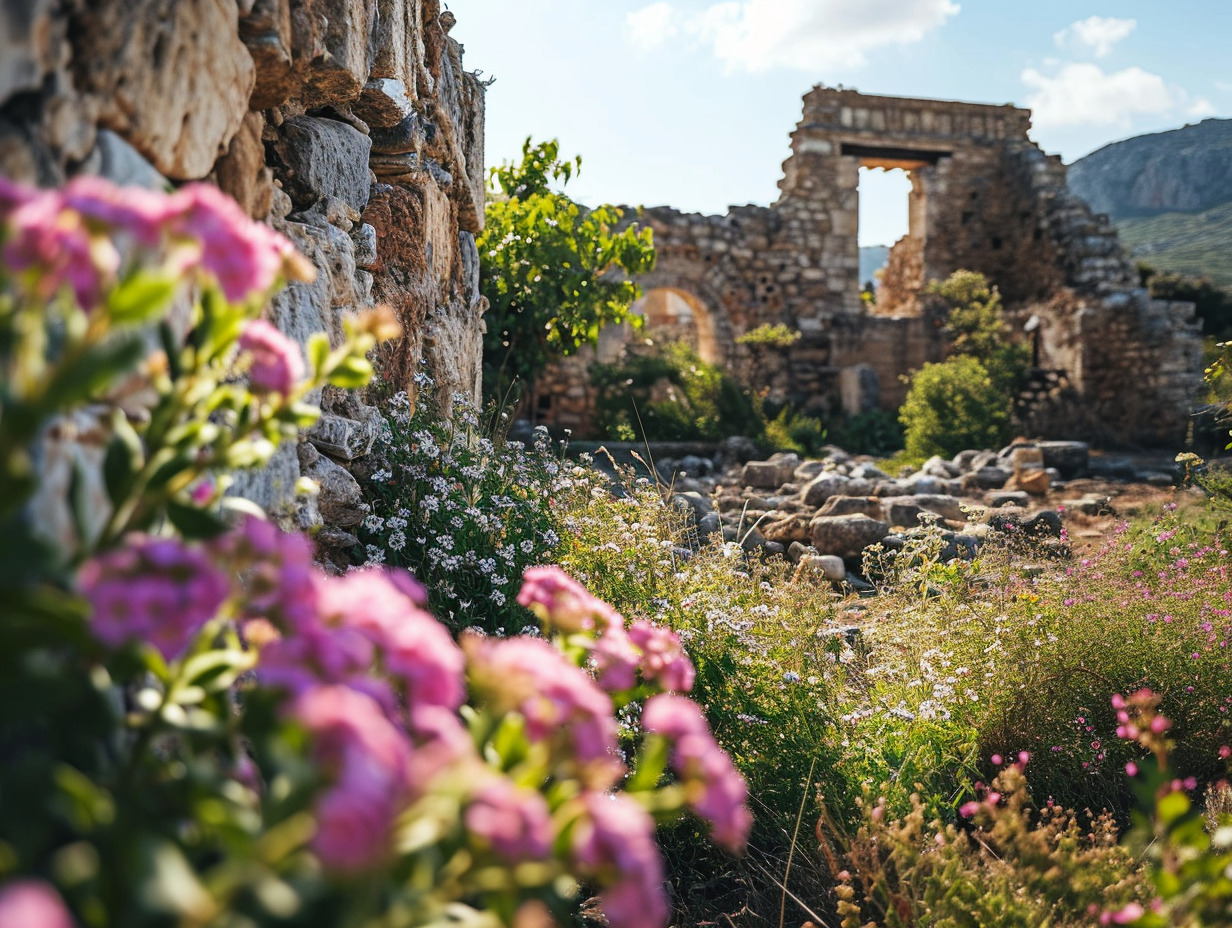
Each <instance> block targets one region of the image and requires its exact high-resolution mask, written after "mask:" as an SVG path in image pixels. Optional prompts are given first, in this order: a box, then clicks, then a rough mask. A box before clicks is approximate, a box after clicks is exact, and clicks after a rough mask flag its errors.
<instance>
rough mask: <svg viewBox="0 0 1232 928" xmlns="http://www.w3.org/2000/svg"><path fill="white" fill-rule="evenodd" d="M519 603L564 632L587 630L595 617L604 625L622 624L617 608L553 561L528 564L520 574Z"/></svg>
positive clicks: (590, 627) (592, 625) (593, 623)
mask: <svg viewBox="0 0 1232 928" xmlns="http://www.w3.org/2000/svg"><path fill="white" fill-rule="evenodd" d="M518 603H519V604H520V605H522V606H525V607H526V608H527V609H530V610H531V611H532V612H534V613H535V615H537V616H539V618H540V620H541V621H543V622H545V623H547V624H548V625H550V626H552V627H553V628H558V629H560V630H561V631H565V632H580V631H589V630H590V629H592V628H594V627H595V622H596V620H597V621H598V622H599V623H600V624H601V625H603V626H608V625H614V624H620V625H623V624H624V620H623V619H621V618H620V616H619V615H618V614H617V613H616V610H614V609H613V608H612V607H611V606H609V605H608V604H607V603H605V602H604V601H603V600H601V599H598V598H596V597H594V596H591V595H590V593H588V592H586V588H585V587H583V586H582V585H581V584H580V583H578V582H577V581H576V580H574V579H573V578H572V577H570V576H569V575H568V574H567V573H565V572H564V571H563V570H561V569H560V568H559V567H556V566H555V565H549V566H546V567H531V568H529V569H528V570H527V571H526V572H525V573H524V574H522V589H521V590H520V591H519V592H518Z"/></svg>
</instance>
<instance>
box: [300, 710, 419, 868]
mask: <svg viewBox="0 0 1232 928" xmlns="http://www.w3.org/2000/svg"><path fill="white" fill-rule="evenodd" d="M287 711H288V714H289V715H290V717H291V718H293V719H295V720H296V721H297V722H299V723H300V724H301V725H303V726H304V728H306V729H307V730H308V732H309V733H310V734H311V735H312V736H313V741H314V749H315V754H316V757H317V760H318V762H319V763H320V764H321V765H322V766H323V768H324V769H325V771H326V772H327V774H329V775H331V776H332V780H333V782H332V785H331V787H330V789H329V790H328V791H327V792H326V794H325V795H324V796H323V797H322V798H321V800H320V802H319V803H318V804H317V808H316V816H317V833H316V835H315V836H314V838H313V840H312V848H313V850H314V851H315V852H316V854H317V856H318V857H320V858H321V862H322V863H323V864H324V865H325V866H326V867H328V868H330V869H332V870H342V871H355V870H362V869H365V868H367V867H371V866H373V865H375V864H378V863H380V861H382V860H383V859H384V858H385V857H386V855H387V854H388V851H389V844H390V835H391V830H392V826H393V823H394V821H395V819H396V818H397V815H398V813H399V812H400V811H401V810H402V808H403V806H404V805H405V803H406V801H407V798H408V796H409V795H410V793H411V788H412V785H413V784H412V779H411V746H410V743H409V742H408V741H407V739H406V736H405V735H403V734H402V733H401V732H400V731H398V729H397V728H395V727H394V726H393V725H392V724H391V723H390V721H389V720H388V719H387V718H386V717H385V713H384V711H383V710H382V708H381V706H379V705H378V704H377V703H376V702H375V701H374V700H372V699H371V698H369V697H368V696H365V695H363V694H362V693H358V692H356V691H355V690H353V689H350V688H348V687H345V686H318V687H315V688H313V689H309V690H307V691H305V692H304V693H302V694H300V695H299V696H298V697H297V698H296V699H295V701H294V702H292V703H291V704H290V706H289V707H288V710H287Z"/></svg>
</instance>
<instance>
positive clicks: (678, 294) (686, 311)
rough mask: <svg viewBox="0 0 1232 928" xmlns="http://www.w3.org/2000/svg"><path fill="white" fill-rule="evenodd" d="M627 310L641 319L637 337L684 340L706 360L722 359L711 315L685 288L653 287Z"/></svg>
mask: <svg viewBox="0 0 1232 928" xmlns="http://www.w3.org/2000/svg"><path fill="white" fill-rule="evenodd" d="M630 311H631V312H632V313H633V315H635V316H640V317H641V318H642V320H643V326H642V330H641V332H640V333H638V337H639V338H648V339H651V340H653V341H654V342H656V343H658V344H666V343H668V342H683V343H685V344H686V345H688V346H689V347H690V348H693V349H694V350H695V351H696V352H697V354H698V357H700V358H701V359H702V360H703V361H705V362H706V363H707V364H718V363H721V362H722V360H723V352H722V351H721V349H720V348H719V341H718V337H717V335H716V332H715V324H714V317H713V316H712V315H711V313H710V310H708V309H707V308H706V305H705V304H704V303H703V302H702V301H701V300H700V299H698V298H697V297H696V296H694V295H693V294H691V293H689V292H688V291H687V290H681V289H680V288H678V287H652V288H651V289H649V290H646V291H645V292H644V293H643V294H642V296H641V298H640V299H639V300H638V301H637V302H636V303H634V304H633V306H632V308H631V310H630ZM627 337H628V336H626V338H627ZM600 354H601V355H602V354H603V351H602V350H601V351H600Z"/></svg>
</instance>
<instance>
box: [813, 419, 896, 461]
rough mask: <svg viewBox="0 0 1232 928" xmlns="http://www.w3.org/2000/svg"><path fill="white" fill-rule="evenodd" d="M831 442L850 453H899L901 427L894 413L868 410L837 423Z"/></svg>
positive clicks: (880, 455)
mask: <svg viewBox="0 0 1232 928" xmlns="http://www.w3.org/2000/svg"><path fill="white" fill-rule="evenodd" d="M831 440H832V441H833V442H834V443H835V444H836V445H838V446H839V447H840V448H842V449H843V450H844V451H846V452H848V453H850V454H871V455H875V456H878V457H882V456H885V455H888V454H893V453H894V452H895V451H901V450H902V447H903V427H902V425H901V424H899V421H898V417H897V416H896V415H895V414H894V413H892V412H886V411H885V410H884V409H870V410H868V411H867V412H862V413H857V414H856V415H854V416H848V417H847V418H845V419H843V420H842V421H840V422H839V424H838V426H837V427H836V428H835V429H834V432H833V434H832V436H831Z"/></svg>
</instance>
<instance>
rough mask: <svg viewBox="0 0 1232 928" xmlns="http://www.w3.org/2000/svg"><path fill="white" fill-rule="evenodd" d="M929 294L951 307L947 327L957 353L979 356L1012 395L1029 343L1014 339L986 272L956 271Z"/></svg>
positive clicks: (935, 284) (1027, 359)
mask: <svg viewBox="0 0 1232 928" xmlns="http://www.w3.org/2000/svg"><path fill="white" fill-rule="evenodd" d="M927 293H928V295H929V296H931V297H933V298H935V299H937V300H940V301H941V303H942V304H943V305H944V306H946V307H948V309H949V315H948V316H947V318H946V323H945V328H946V331H947V332H948V333H949V335H950V338H951V340H952V350H953V354H954V355H957V356H959V357H968V358H975V359H976V360H977V361H979V362H980V363H981V364H982V365H983V366H984V369H985V370H986V371H987V372H988V375H989V377H991V378H992V381H993V383H994V384H995V385H996V387H997V389H998V391H1000V392H1003V393H1006V394H1009V395H1010V396H1011V397H1012V395H1013V394H1014V393H1016V392H1017V390H1018V387H1019V385H1020V383H1021V381H1022V377H1023V375H1024V374H1025V373H1026V370H1027V366H1028V365H1029V364H1030V360H1031V355H1030V352H1029V351H1028V350H1027V348H1026V347H1025V346H1023V345H1018V344H1015V343H1014V342H1013V341H1011V340H1010V331H1009V326H1008V325H1006V323H1005V319H1004V318H1003V316H1004V314H1003V310H1002V306H1001V294H1000V293H998V292H997V289H996V288H995V287H991V286H989V284H988V280H987V279H986V278H985V277H984V275H983V274H979V273H976V272H975V271H955V272H954V273H953V274H951V275H950V276H949V278H948V279H946V280H945V281H941V282H938V281H934V282H933V283H931V284H929V286H928V290H927Z"/></svg>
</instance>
